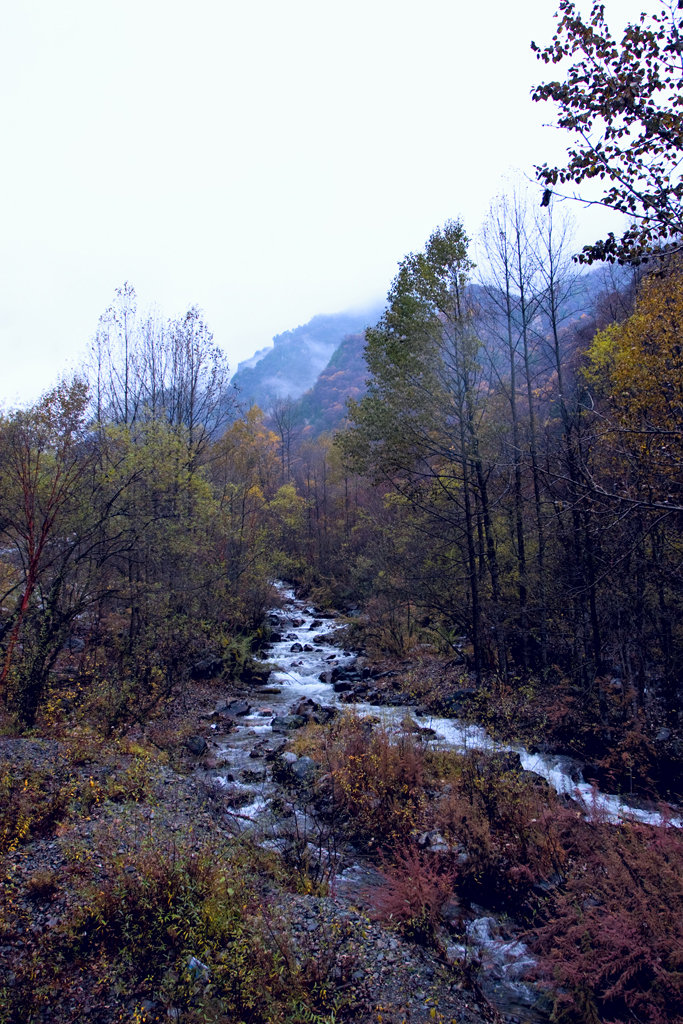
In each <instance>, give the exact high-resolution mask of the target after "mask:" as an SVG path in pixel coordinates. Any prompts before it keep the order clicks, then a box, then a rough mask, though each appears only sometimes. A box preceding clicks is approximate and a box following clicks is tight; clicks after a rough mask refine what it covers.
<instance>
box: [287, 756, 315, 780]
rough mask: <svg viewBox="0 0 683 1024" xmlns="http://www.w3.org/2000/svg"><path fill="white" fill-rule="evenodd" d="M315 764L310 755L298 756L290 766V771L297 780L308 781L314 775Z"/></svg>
mask: <svg viewBox="0 0 683 1024" xmlns="http://www.w3.org/2000/svg"><path fill="white" fill-rule="evenodd" d="M316 769H317V765H316V763H315V761H314V760H313V759H312V758H310V757H305V756H304V757H298V758H297V759H296V761H295V762H294V764H292V766H291V772H292V775H293V776H294V778H295V779H297V780H298V781H299V782H310V781H311V780H312V779H313V777H314V776H315V773H316Z"/></svg>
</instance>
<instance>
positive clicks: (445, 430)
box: [340, 221, 506, 677]
mask: <svg viewBox="0 0 683 1024" xmlns="http://www.w3.org/2000/svg"><path fill="white" fill-rule="evenodd" d="M471 268H472V263H471V261H470V259H469V256H468V239H467V236H466V234H465V232H464V229H463V227H462V224H460V223H459V222H453V221H451V222H448V223H447V224H446V225H445V226H444V227H443V228H442V229H437V230H436V231H435V232H434V233H433V234H432V235H431V237H430V238H429V240H428V242H427V245H426V246H425V250H424V252H423V253H417V254H411V255H409V256H407V257H406V258H405V259H404V260H403V261H402V263H401V264H400V267H399V272H398V274H397V276H396V278H395V280H394V282H393V284H392V287H391V290H390V292H389V295H388V305H387V309H386V311H385V313H384V315H383V317H382V319H381V320H380V322H379V323H378V325H377V327H375V328H373V329H370V330H368V331H367V332H366V338H367V345H366V351H365V358H366V361H367V364H368V367H369V370H370V373H371V377H370V380H369V382H368V393H367V395H366V397H365V398H363V399H362V400H361V402H359V403H358V404H355V405H354V404H352V405H351V407H350V409H351V420H352V423H353V424H354V426H353V427H352V428H351V430H350V431H349V432H348V434H347V435H345V436H342V439H341V442H340V443H341V444H342V446H343V448H344V450H345V451H346V453H347V455H348V456H349V457H350V458H351V460H352V461H353V463H354V465H355V466H356V467H357V468H361V469H362V468H365V469H366V470H369V471H370V472H372V473H373V474H374V475H375V476H376V477H377V478H378V479H384V480H385V481H387V482H388V483H389V484H390V485H391V486H392V487H393V488H394V489H396V490H397V491H398V492H399V493H401V494H402V495H404V496H405V497H406V498H407V499H408V500H409V501H410V502H411V503H412V504H413V506H414V507H415V508H416V509H419V510H420V511H421V512H424V513H425V514H426V516H427V519H428V520H429V521H431V528H432V529H433V530H435V531H436V530H439V531H440V532H441V533H443V531H444V530H448V531H450V533H451V537H452V543H453V544H455V545H456V546H457V547H459V548H460V550H461V554H462V558H463V560H464V572H465V577H466V579H467V590H468V598H469V609H470V629H469V633H470V637H471V640H472V644H473V648H474V662H475V671H476V674H477V676H479V677H480V676H481V673H482V669H483V665H484V661H485V660H488V656H489V654H490V653H491V652H490V650H489V648H488V647H487V644H486V642H485V630H484V624H483V617H482V594H481V590H482V586H485V585H488V587H490V592H491V602H490V608H491V615H492V621H491V630H492V632H493V635H494V637H495V640H496V643H495V649H496V656H497V659H498V664H499V667H500V668H501V670H504V669H505V666H506V654H505V645H504V642H503V637H502V632H501V614H500V596H501V595H500V574H499V569H498V559H497V552H496V542H495V536H494V525H493V517H492V512H491V504H490V499H489V488H488V475H489V474H488V470H487V467H486V465H485V462H484V457H483V454H482V438H481V430H480V426H481V416H482V400H483V396H484V395H485V393H486V391H487V388H486V386H485V384H483V382H482V379H481V366H480V365H479V363H478V361H477V351H478V347H479V343H478V339H477V337H476V334H475V332H474V329H473V322H472V315H471V311H470V310H469V309H468V305H467V301H466V290H465V286H466V282H467V278H468V275H469V273H470V270H471ZM482 569H483V574H482ZM486 580H488V584H486ZM486 633H488V631H486Z"/></svg>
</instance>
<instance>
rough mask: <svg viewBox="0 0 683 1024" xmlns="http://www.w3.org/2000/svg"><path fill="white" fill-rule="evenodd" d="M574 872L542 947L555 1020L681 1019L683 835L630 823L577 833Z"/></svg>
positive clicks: (662, 1022) (658, 1022)
mask: <svg viewBox="0 0 683 1024" xmlns="http://www.w3.org/2000/svg"><path fill="white" fill-rule="evenodd" d="M572 852H573V866H572V868H571V871H570V873H569V876H568V878H567V881H566V884H565V885H564V887H563V890H562V891H561V892H560V893H559V894H558V895H556V896H555V898H554V899H553V901H552V902H553V907H552V910H551V915H552V916H550V919H549V920H548V923H547V924H545V926H543V927H542V928H541V929H540V930H539V931H538V933H537V937H536V950H537V952H538V953H539V954H540V957H541V966H542V970H543V972H544V974H545V977H546V979H547V980H548V981H551V982H552V983H554V985H556V986H557V987H558V992H559V994H558V995H557V996H556V1016H557V1019H558V1020H564V1021H572V1022H583V1024H588V1022H592V1021H594V1020H596V1021H597V1020H600V1021H603V1022H605V1024H621V1022H625V1021H634V1020H638V1021H640V1022H642V1024H646V1022H647V1024H675V1022H678V1024H680V1022H682V1021H683V914H682V913H681V909H682V908H683V837H682V836H681V834H680V831H679V830H678V829H674V828H651V827H648V826H644V825H636V824H626V825H622V826H619V827H615V826H609V825H600V826H592V827H579V828H578V830H577V836H576V837H575V841H574V850H573V851H572Z"/></svg>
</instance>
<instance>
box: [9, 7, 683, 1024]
mask: <svg viewBox="0 0 683 1024" xmlns="http://www.w3.org/2000/svg"><path fill="white" fill-rule="evenodd" d="M679 6H680V5H679ZM662 9H663V11H665V14H662V15H661V16H657V17H656V18H654V19H653V20H651V22H646V21H645V20H643V21H642V22H639V23H638V24H637V25H630V26H628V27H627V35H626V37H625V38H626V41H627V42H628V43H629V46H628V47H625V46H621V47H619V46H616V44H613V41H612V40H611V37H610V36H609V32H608V30H607V28H606V25H605V24H604V12H603V10H602V7H601V6H600V5H594V7H593V9H592V13H591V16H590V18H589V19H588V20H584V19H583V18H582V17H581V16H580V15H579V14H577V12H576V9H575V7H574V4H573V3H572V2H571V0H562V2H561V4H560V12H559V14H558V28H557V34H556V37H555V39H554V41H553V44H552V45H551V46H549V47H548V48H547V49H546V50H541V49H540V48H538V47H536V50H537V52H538V53H539V55H540V58H541V60H542V61H543V62H545V64H552V65H555V64H557V63H559V62H561V61H562V60H564V59H565V58H567V57H569V58H570V59H571V60H572V61H574V64H573V66H572V68H571V69H570V70H569V71H568V72H567V77H566V80H565V82H563V83H548V84H546V85H545V86H540V87H539V88H538V90H537V92H536V94H535V98H536V99H538V100H545V99H552V100H553V101H554V102H555V103H557V104H558V105H559V106H560V110H561V112H562V114H563V117H564V120H565V125H564V126H565V127H567V128H568V129H569V130H578V134H579V138H578V141H577V143H576V147H575V148H574V149H572V150H570V153H569V155H568V164H567V166H566V167H564V168H549V167H543V168H538V169H537V171H538V174H539V178H540V180H541V181H542V182H543V184H544V186H547V188H546V190H545V192H543V193H542V196H541V197H540V205H539V202H538V200H539V197H536V196H535V197H534V199H533V205H532V204H531V203H530V201H529V200H528V197H527V196H526V195H525V194H524V193H523V192H521V191H519V190H517V191H515V190H513V191H511V192H510V193H509V194H507V195H502V196H499V197H498V198H496V199H495V200H494V201H493V203H492V205H491V209H490V213H489V216H488V218H487V220H486V223H485V225H484V227H483V229H482V233H481V238H480V240H479V242H478V245H477V250H478V252H479V253H483V254H485V259H484V260H482V257H481V255H480V256H479V262H480V264H481V265H480V266H479V267H475V265H474V261H473V255H472V254H473V244H472V242H471V240H470V238H469V237H468V234H467V231H466V229H465V226H464V224H463V223H462V222H461V221H460V220H445V221H444V223H443V224H442V225H441V226H439V227H435V228H434V230H433V232H432V234H431V235H430V237H429V238H428V239H427V240H426V242H425V245H424V247H423V249H422V250H420V251H417V252H412V253H409V254H408V255H406V256H405V257H404V258H403V259H402V260H401V262H400V263H399V265H398V271H397V274H396V276H395V278H394V280H393V282H391V283H389V282H387V284H388V294H387V299H386V304H385V305H384V307H383V308H382V310H380V311H378V312H377V315H376V317H375V318H374V322H373V324H372V326H369V327H368V328H367V330H364V331H363V330H362V328H363V324H362V323H361V322H359V321H358V319H357V318H355V319H354V318H350V319H348V320H347V319H344V318H340V317H332V318H324V317H320V318H314V320H313V321H311V322H310V324H308V325H306V326H305V327H302V328H298V329H296V330H295V331H292V332H287V333H286V334H285V335H280V336H278V338H276V339H275V342H276V344H275V347H274V349H273V351H272V353H269V354H267V355H265V356H264V357H263V358H261V359H260V360H259V361H258V362H257V363H256V365H255V366H253V367H251V368H244V369H243V371H242V374H241V377H240V381H241V385H242V392H241V397H240V398H237V399H236V398H235V392H234V389H233V388H232V387H231V385H230V383H229V371H228V366H227V362H226V358H225V355H224V353H223V352H222V351H221V350H220V349H219V348H218V346H217V345H216V344H215V343H214V340H213V337H212V334H211V331H210V330H209V328H208V325H207V324H206V322H205V319H204V316H203V314H202V313H201V312H200V311H199V310H198V309H197V308H196V307H192V308H190V309H189V310H188V311H187V312H186V313H184V314H183V315H181V316H179V317H176V318H172V319H170V320H167V321H163V320H162V319H161V318H160V317H159V316H158V315H156V314H155V315H153V314H148V313H145V312H144V311H143V310H141V309H139V308H138V303H137V297H136V294H135V291H134V289H133V288H132V287H131V286H130V285H128V284H126V285H124V286H123V287H121V288H120V289H118V291H117V292H116V294H115V297H114V300H113V302H112V305H111V306H110V307H109V308H108V309H107V310H106V311H105V312H104V313H103V315H102V317H101V318H100V321H99V324H98V326H97V330H96V333H95V336H94V340H93V345H92V357H91V360H90V364H89V365H88V366H86V367H84V368H83V372H82V373H81V374H79V375H77V376H73V377H71V378H68V379H64V380H61V381H59V382H57V383H56V384H55V386H54V388H53V389H52V390H51V391H50V392H49V393H47V394H45V395H44V396H43V397H42V398H41V399H40V400H39V401H38V402H36V403H35V404H34V405H32V406H29V407H26V408H19V409H14V410H10V411H7V412H4V413H3V414H2V415H1V416H0V877H1V879H2V896H1V902H0V1021H1V1022H2V1024H38V1022H43V1021H47V1020H51V1021H56V1022H57V1024H67V1022H72V1021H77V1020H78V1021H87V1022H92V1024H96V1022H97V1024H120V1022H123V1021H134V1022H137V1024H142V1022H152V1021H156V1022H160V1021H162V1020H179V1021H185V1022H187V1024H198V1022H199V1021H215V1022H228V1021H229V1022H233V1021H234V1022H245V1024H247V1022H248V1024H310V1022H317V1024H341V1022H343V1021H347V1022H349V1024H351V1022H353V1024H378V1022H380V1021H385V1022H392V1024H400V1022H402V1021H406V1020H412V1021H417V1022H419V1024H427V1022H428V1021H432V1020H437V1021H442V1022H446V1021H458V1022H459V1024H485V1022H488V1024H495V1022H500V1021H502V1020H507V1021H508V1022H512V1021H520V1020H522V1021H525V1022H526V1024H540V1022H544V1021H554V1022H557V1024H601V1022H604V1024H625V1022H647V1024H665V1022H673V1024H676V1022H678V1024H680V1022H681V1021H682V1020H683V1011H682V1010H681V1007H682V1005H683V971H682V964H681V948H682V943H683V925H682V919H681V915H680V912H679V911H680V901H681V896H683V890H682V889H681V884H682V883H681V879H682V878H683V842H682V838H681V837H682V835H683V818H682V815H681V809H680V804H681V801H682V800H683V715H682V710H681V698H682V696H683V695H682V693H681V683H682V679H683V573H682V572H681V560H682V557H683V474H682V471H681V470H682V466H683V348H682V346H681V337H680V331H681V323H682V322H683V255H682V254H681V251H680V249H681V245H680V237H681V235H680V231H681V220H680V200H681V195H682V194H683V186H681V185H680V183H678V180H677V179H676V182H673V181H672V179H671V177H670V176H669V172H670V171H671V163H672V161H674V162H675V160H677V159H678V158H679V156H680V148H681V143H680V138H681V113H680V98H679V97H678V93H677V92H675V96H676V97H678V98H676V99H675V100H672V99H671V96H670V95H669V92H668V91H667V90H669V89H670V88H674V86H672V84H671V83H672V82H673V81H674V77H675V75H677V74H678V71H677V62H678V59H679V56H680V52H681V43H680V35H679V32H678V28H679V22H680V17H679V15H678V14H677V13H676V12H677V11H678V7H677V6H676V5H675V4H674V3H673V0H671V2H669V3H668V4H664V6H663V8H662ZM667 12H668V13H667ZM665 15H666V16H665ZM667 18H668V20H667ZM648 26H649V27H648ZM672 26H673V28H672ZM667 33H668V34H667ZM672 54H673V57H672ZM672 61H673V62H674V66H673V70H672ZM634 62H635V70H634ZM638 62H640V64H638ZM653 67H656V68H658V69H659V72H658V73H659V76H660V77H657V75H654V73H652V74H650V73H649V72H652V68H653ZM636 71H637V72H638V74H636ZM599 72H600V73H599ZM640 72H642V74H641V73H640ZM645 72H648V74H646V73H645ZM601 75H602V77H601ZM676 81H678V80H677V79H676ZM586 82H589V83H591V84H592V87H593V88H592V90H591V93H590V96H589V97H588V98H587V97H586V93H585V90H584V88H583V86H584V85H585V83H586ZM676 88H677V86H676ZM648 89H649V90H650V93H648ZM662 91H664V97H663V99H662V96H661V93H662ZM659 100H661V101H662V104H663V110H660V109H659V108H658V106H657V103H658V102H659ZM614 103H616V104H617V106H616V107H614V106H613V104H614ZM596 105H597V106H596ZM579 114H581V116H582V117H583V118H584V120H583V121H581V120H580V119H579V120H578V121H577V118H578V115H579ZM619 118H623V119H624V125H622V129H621V134H619V130H620V129H619V128H618V126H619V125H620V124H622V122H621V121H620V120H619ZM577 125H582V127H578V128H577ZM605 125H606V126H607V127H604V126H605ZM615 125H616V126H617V127H615ZM639 125H640V126H642V127H643V131H644V133H645V137H646V139H647V145H645V144H644V143H642V139H641V143H642V145H641V144H640V143H638V144H636V143H637V140H638V139H639V138H640V136H638V135H637V129H638V126H639ZM589 129H590V130H593V131H596V132H598V133H599V132H601V131H602V132H604V135H605V138H602V139H601V146H602V145H603V144H604V147H605V148H604V149H601V148H600V146H596V145H595V143H594V140H592V136H591V135H590V130H589ZM615 132H616V134H615ZM653 137H654V138H655V142H657V144H656V145H655V143H654V142H653ZM624 138H627V139H628V140H629V144H628V148H623V149H622V148H621V147H622V144H623V143H622V140H623V139H624ZM587 140H588V141H587ZM591 140H592V141H591ZM634 140H635V141H634ZM657 140H658V141H657ZM600 153H602V154H603V156H599V155H596V154H600ZM591 161H593V162H591ZM594 161H598V162H597V164H596V163H595V162H594ZM586 177H588V178H597V179H598V180H599V181H601V182H605V189H606V191H605V195H604V197H603V201H604V203H605V204H606V205H608V206H612V207H613V208H614V209H616V210H618V211H622V212H623V211H626V212H627V213H629V215H630V216H631V217H632V218H633V223H632V226H631V228H629V229H628V230H627V231H626V232H625V233H624V234H623V235H622V237H621V238H619V239H618V238H616V237H615V236H613V235H612V236H609V237H608V238H607V239H603V240H601V241H599V242H597V243H595V245H593V246H589V247H587V248H586V249H585V250H584V252H583V257H582V258H583V260H584V262H586V261H587V262H600V261H606V265H605V266H601V267H600V268H599V269H595V268H594V269H593V270H592V271H591V272H589V273H585V272H584V273H580V272H579V267H578V266H577V263H576V261H575V258H574V257H575V253H574V248H573V246H572V244H571V241H570V237H569V234H568V232H567V230H566V223H565V222H564V221H563V219H562V218H561V217H560V216H559V214H558V206H559V204H558V203H556V199H555V195H554V193H555V191H556V189H558V188H559V187H561V186H565V185H567V184H570V183H573V184H575V185H576V186H581V185H582V183H583V182H584V181H585V179H586ZM624 181H625V182H627V185H624ZM653 182H654V184H653ZM639 183H640V184H639ZM655 186H656V187H655ZM610 260H612V261H616V262H613V263H610ZM359 332H360V333H359ZM293 352H296V353H297V355H296V359H292V357H291V353H293ZM330 355H331V359H330ZM304 364H305V365H304ZM321 368H323V372H322V373H320V370H321ZM293 380H296V381H297V382H300V383H301V389H300V390H304V388H308V387H309V386H310V385H311V384H312V383H313V381H314V380H315V385H314V387H313V388H312V389H311V390H309V391H308V393H307V394H306V395H304V396H303V398H302V399H301V401H300V402H296V401H294V397H295V395H296V392H295V391H293V390H292V388H291V386H290V385H291V383H292V381H293ZM259 388H260V389H261V390H260V391H259V390H258V389H259ZM259 395H262V396H264V397H265V396H272V395H275V400H270V398H269V399H268V404H269V407H268V409H266V410H265V411H264V410H262V409H261V408H260V407H259V405H258V404H257V403H256V402H252V401H251V399H257V398H258V397H259ZM247 398H248V399H249V400H248V401H245V399H247ZM347 399H348V402H347ZM311 666H314V668H311ZM307 672H308V675H307ZM323 700H324V703H321V702H322V701H323ZM468 727H471V728H469V730H468ZM456 735H457V736H458V737H460V739H458V740H457V742H456V740H455V739H453V736H456ZM462 737H464V739H462ZM534 757H537V761H534ZM491 950H494V953H491ZM487 951H488V952H487ZM487 956H488V957H489V959H487ZM496 957H497V958H498V959H496Z"/></svg>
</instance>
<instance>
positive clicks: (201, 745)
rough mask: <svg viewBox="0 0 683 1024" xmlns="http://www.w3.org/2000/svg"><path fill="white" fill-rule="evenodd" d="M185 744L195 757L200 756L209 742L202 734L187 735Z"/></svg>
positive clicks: (206, 748)
mask: <svg viewBox="0 0 683 1024" xmlns="http://www.w3.org/2000/svg"><path fill="white" fill-rule="evenodd" d="M185 746H186V747H187V749H188V750H189V751H190V753H191V754H194V755H195V757H201V755H202V754H205V753H206V751H207V750H208V749H209V744H208V743H207V742H206V740H205V739H204V737H203V736H188V738H187V739H186V740H185Z"/></svg>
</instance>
